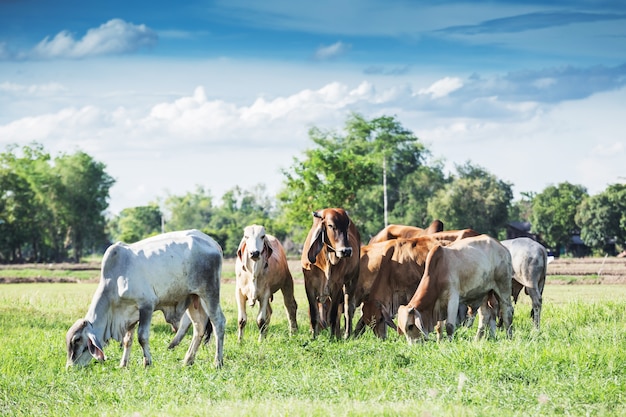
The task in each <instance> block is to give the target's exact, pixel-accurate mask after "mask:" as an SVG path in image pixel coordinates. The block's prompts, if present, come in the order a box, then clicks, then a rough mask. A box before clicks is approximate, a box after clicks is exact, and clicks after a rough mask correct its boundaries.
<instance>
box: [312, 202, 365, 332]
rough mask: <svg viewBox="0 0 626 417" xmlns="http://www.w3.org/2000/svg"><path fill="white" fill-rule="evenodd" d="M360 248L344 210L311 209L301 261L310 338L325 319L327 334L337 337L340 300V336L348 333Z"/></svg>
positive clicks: (357, 235)
mask: <svg viewBox="0 0 626 417" xmlns="http://www.w3.org/2000/svg"><path fill="white" fill-rule="evenodd" d="M360 247H361V237H360V235H359V232H358V230H357V228H356V226H355V225H354V223H353V222H352V220H350V217H349V216H348V214H347V213H346V211H345V210H344V209H341V208H326V209H324V210H320V211H316V212H313V225H312V226H311V230H309V233H308V235H307V238H306V241H305V242H304V248H303V251H302V259H301V263H302V273H303V275H304V287H305V290H306V295H307V299H308V302H309V317H310V320H311V331H312V333H313V337H314V338H315V337H317V335H318V334H319V332H320V330H321V329H322V328H323V327H324V324H325V322H326V319H327V320H328V322H329V323H328V325H329V326H330V327H331V337H336V338H339V337H340V336H341V320H340V313H341V310H342V308H343V305H344V302H345V306H346V307H345V308H344V315H345V319H346V326H345V332H344V336H345V337H349V336H350V334H351V333H352V317H353V316H354V310H355V309H356V305H355V301H354V292H355V288H356V284H357V280H358V276H359V257H360ZM322 307H326V308H327V311H325V310H324V309H323V308H322Z"/></svg>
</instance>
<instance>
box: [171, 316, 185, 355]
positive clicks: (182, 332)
mask: <svg viewBox="0 0 626 417" xmlns="http://www.w3.org/2000/svg"><path fill="white" fill-rule="evenodd" d="M189 326H191V319H190V318H189V316H188V315H187V314H183V316H182V317H181V318H180V322H179V323H178V330H177V331H176V335H175V336H174V338H173V339H172V341H171V342H170V344H169V345H168V346H167V348H168V349H174V348H175V347H176V346H178V345H179V344H180V342H181V340H183V337H185V334H187V330H189Z"/></svg>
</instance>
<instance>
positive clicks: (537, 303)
mask: <svg viewBox="0 0 626 417" xmlns="http://www.w3.org/2000/svg"><path fill="white" fill-rule="evenodd" d="M527 291H528V295H529V296H530V299H531V301H532V303H533V309H532V316H533V322H534V324H535V329H537V330H539V321H540V319H541V303H542V296H541V294H540V293H539V291H538V290H537V289H536V288H527Z"/></svg>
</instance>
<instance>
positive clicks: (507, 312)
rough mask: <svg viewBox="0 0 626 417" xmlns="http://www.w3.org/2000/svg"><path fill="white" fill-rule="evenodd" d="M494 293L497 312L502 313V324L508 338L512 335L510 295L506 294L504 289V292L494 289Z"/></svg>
mask: <svg viewBox="0 0 626 417" xmlns="http://www.w3.org/2000/svg"><path fill="white" fill-rule="evenodd" d="M502 294H504V295H502ZM494 295H495V297H496V300H497V301H498V306H499V309H500V311H499V314H501V315H502V326H503V327H504V330H505V331H506V336H507V337H508V338H509V339H510V338H511V337H513V304H512V303H511V297H510V296H508V293H507V292H506V290H505V291H504V292H501V291H494ZM494 314H495V313H494Z"/></svg>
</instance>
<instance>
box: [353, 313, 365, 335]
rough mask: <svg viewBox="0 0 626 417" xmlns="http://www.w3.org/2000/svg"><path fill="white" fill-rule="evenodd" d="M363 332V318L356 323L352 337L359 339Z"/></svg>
mask: <svg viewBox="0 0 626 417" xmlns="http://www.w3.org/2000/svg"><path fill="white" fill-rule="evenodd" d="M364 332H365V320H364V319H363V316H361V318H360V319H359V321H357V322H356V326H355V327H354V337H360V336H361V335H363V333H364Z"/></svg>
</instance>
